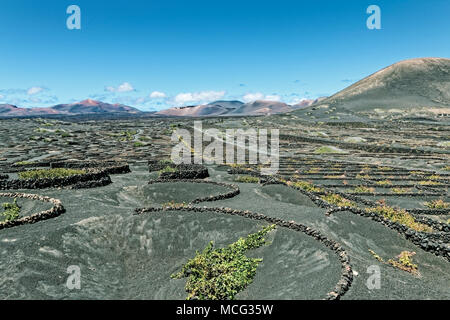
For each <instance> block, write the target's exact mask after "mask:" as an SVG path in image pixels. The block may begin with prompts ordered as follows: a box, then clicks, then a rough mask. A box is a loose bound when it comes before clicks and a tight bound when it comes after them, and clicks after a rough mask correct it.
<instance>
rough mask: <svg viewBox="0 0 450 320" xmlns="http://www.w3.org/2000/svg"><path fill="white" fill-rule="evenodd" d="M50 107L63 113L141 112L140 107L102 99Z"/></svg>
mask: <svg viewBox="0 0 450 320" xmlns="http://www.w3.org/2000/svg"><path fill="white" fill-rule="evenodd" d="M50 109H52V110H56V111H58V112H62V113H71V114H84V113H107V112H126V113H140V112H141V111H139V110H138V109H135V108H133V107H129V106H125V105H122V104H109V103H105V102H101V101H94V100H90V99H87V100H84V101H81V102H77V103H72V104H59V105H56V106H54V107H51V108H50Z"/></svg>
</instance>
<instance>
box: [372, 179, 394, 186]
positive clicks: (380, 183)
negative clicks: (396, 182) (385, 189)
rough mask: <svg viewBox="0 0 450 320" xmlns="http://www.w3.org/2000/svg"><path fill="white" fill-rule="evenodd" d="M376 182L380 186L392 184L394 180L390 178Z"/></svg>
mask: <svg viewBox="0 0 450 320" xmlns="http://www.w3.org/2000/svg"><path fill="white" fill-rule="evenodd" d="M375 183H376V184H377V185H379V186H391V185H392V182H391V181H390V180H381V181H377V182H375Z"/></svg>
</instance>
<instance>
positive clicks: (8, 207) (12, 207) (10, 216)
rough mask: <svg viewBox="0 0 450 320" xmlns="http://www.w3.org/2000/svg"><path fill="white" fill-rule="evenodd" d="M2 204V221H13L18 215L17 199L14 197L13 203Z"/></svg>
mask: <svg viewBox="0 0 450 320" xmlns="http://www.w3.org/2000/svg"><path fill="white" fill-rule="evenodd" d="M2 206H3V209H4V210H5V211H3V213H2V216H3V219H4V221H13V220H16V219H17V218H18V217H19V214H20V207H19V206H18V205H17V199H14V202H13V203H7V202H6V203H3V204H2Z"/></svg>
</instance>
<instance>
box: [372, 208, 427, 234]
mask: <svg viewBox="0 0 450 320" xmlns="http://www.w3.org/2000/svg"><path fill="white" fill-rule="evenodd" d="M365 210H366V211H367V212H371V213H376V214H379V215H381V216H383V217H384V218H386V219H388V220H390V221H392V222H397V223H400V224H403V225H405V226H407V227H408V228H411V229H413V230H416V231H422V232H432V231H433V229H432V228H431V227H430V226H428V225H426V224H423V223H419V222H417V221H416V220H415V219H414V217H413V216H412V215H410V214H409V213H408V212H406V210H404V209H395V208H392V207H389V206H387V205H386V204H384V205H379V206H377V207H375V208H366V209H365Z"/></svg>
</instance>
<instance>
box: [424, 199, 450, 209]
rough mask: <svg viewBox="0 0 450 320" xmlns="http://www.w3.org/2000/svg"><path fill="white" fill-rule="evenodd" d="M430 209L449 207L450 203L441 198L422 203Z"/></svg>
mask: <svg viewBox="0 0 450 320" xmlns="http://www.w3.org/2000/svg"><path fill="white" fill-rule="evenodd" d="M424 204H425V206H427V207H428V208H430V209H447V208H450V203H448V202H445V201H444V200H442V199H437V200H432V201H429V202H425V203H424Z"/></svg>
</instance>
